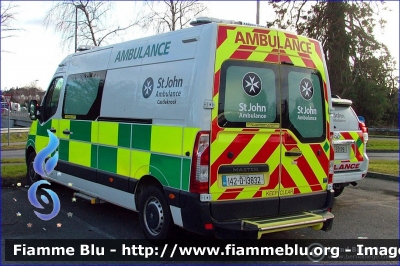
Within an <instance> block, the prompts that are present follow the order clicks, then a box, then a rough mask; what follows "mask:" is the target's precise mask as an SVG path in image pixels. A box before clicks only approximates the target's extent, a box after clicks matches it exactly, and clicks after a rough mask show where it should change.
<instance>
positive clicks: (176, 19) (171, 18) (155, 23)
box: [141, 0, 207, 33]
mask: <svg viewBox="0 0 400 266" xmlns="http://www.w3.org/2000/svg"><path fill="white" fill-rule="evenodd" d="M145 7H146V8H147V9H148V10H149V12H148V13H147V14H145V15H144V17H143V18H142V23H141V24H142V26H143V28H145V29H147V28H149V27H150V26H152V27H153V28H154V29H155V30H156V32H157V33H160V32H166V31H174V30H177V29H182V28H184V27H186V26H188V24H189V22H190V20H191V19H192V18H194V17H196V16H198V15H200V14H201V13H202V12H204V11H206V10H207V7H206V6H205V5H204V4H202V3H199V2H198V1H174V0H170V1H167V0H165V1H146V2H145Z"/></svg>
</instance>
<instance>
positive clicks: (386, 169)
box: [368, 159, 399, 176]
mask: <svg viewBox="0 0 400 266" xmlns="http://www.w3.org/2000/svg"><path fill="white" fill-rule="evenodd" d="M368 171H369V172H376V173H382V174H387V175H393V176H398V175H399V161H396V160H393V161H390V160H374V159H371V160H370V161H369V167H368Z"/></svg>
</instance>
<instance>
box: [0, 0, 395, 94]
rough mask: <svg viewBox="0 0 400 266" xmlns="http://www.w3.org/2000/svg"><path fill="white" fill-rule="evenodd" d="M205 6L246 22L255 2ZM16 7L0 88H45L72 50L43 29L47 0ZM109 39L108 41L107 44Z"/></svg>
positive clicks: (391, 33)
mask: <svg viewBox="0 0 400 266" xmlns="http://www.w3.org/2000/svg"><path fill="white" fill-rule="evenodd" d="M138 3H139V2H135V1H129V2H128V1H120V2H116V5H115V6H114V10H115V12H117V14H118V19H120V18H131V17H132V16H133V12H134V10H138V8H139V7H138ZM202 3H204V4H205V5H206V6H207V7H208V11H207V13H205V14H203V16H210V17H217V18H221V19H232V20H241V21H246V22H250V23H255V22H256V1H203V2H202ZM15 4H17V5H18V6H19V7H18V8H17V9H15V10H16V11H17V12H18V14H17V15H16V18H17V21H15V22H14V23H13V26H15V28H20V29H23V30H22V31H19V32H17V37H12V38H5V39H2V40H1V44H0V46H1V50H5V51H9V52H2V53H1V57H0V60H1V76H0V77H1V79H0V88H1V90H6V89H9V88H11V87H14V88H15V87H23V86H29V85H31V84H32V85H33V84H36V85H37V86H38V87H39V88H42V89H46V88H47V87H48V85H49V83H50V81H51V78H52V76H53V74H54V72H55V70H56V67H57V66H58V64H59V63H60V62H61V61H62V59H63V58H64V57H66V56H67V55H68V54H70V53H73V50H74V47H73V45H71V46H69V47H65V48H62V47H61V36H60V34H59V33H55V32H54V29H53V28H48V29H46V28H45V27H44V26H43V19H44V16H45V14H46V12H47V11H48V10H49V9H50V8H51V6H52V2H51V1H16V2H15ZM386 5H387V6H388V7H389V9H391V10H392V11H391V12H389V11H382V12H381V16H382V17H383V18H384V19H386V20H387V25H386V28H385V30H384V31H381V30H379V29H376V30H375V32H374V34H375V36H376V38H377V39H378V40H379V41H381V42H383V43H384V44H386V45H387V46H388V47H389V50H390V52H391V55H392V56H393V57H394V58H395V59H396V61H397V69H398V68H399V67H398V65H399V63H398V61H399V2H397V1H388V2H386ZM260 11H261V12H260V24H265V21H267V20H272V19H271V17H273V16H274V14H273V12H272V8H271V7H269V5H268V4H267V2H266V1H261V2H260ZM149 34H151V31H143V30H141V29H139V28H134V29H132V32H129V33H128V34H127V35H125V36H124V37H123V38H122V39H121V38H119V39H118V40H115V42H120V41H122V40H125V41H127V40H130V39H134V38H140V37H144V36H147V35H149ZM111 43H112V42H110V44H111Z"/></svg>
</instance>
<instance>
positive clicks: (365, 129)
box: [358, 122, 368, 143]
mask: <svg viewBox="0 0 400 266" xmlns="http://www.w3.org/2000/svg"><path fill="white" fill-rule="evenodd" d="M358 127H359V128H360V130H361V132H362V133H363V138H364V143H367V142H368V127H366V126H365V123H363V122H358Z"/></svg>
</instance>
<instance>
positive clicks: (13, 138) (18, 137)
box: [1, 132, 28, 143]
mask: <svg viewBox="0 0 400 266" xmlns="http://www.w3.org/2000/svg"><path fill="white" fill-rule="evenodd" d="M27 140H28V132H24V133H11V134H10V143H12V142H26V141H27ZM1 142H2V143H7V142H8V134H7V133H3V134H1Z"/></svg>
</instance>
